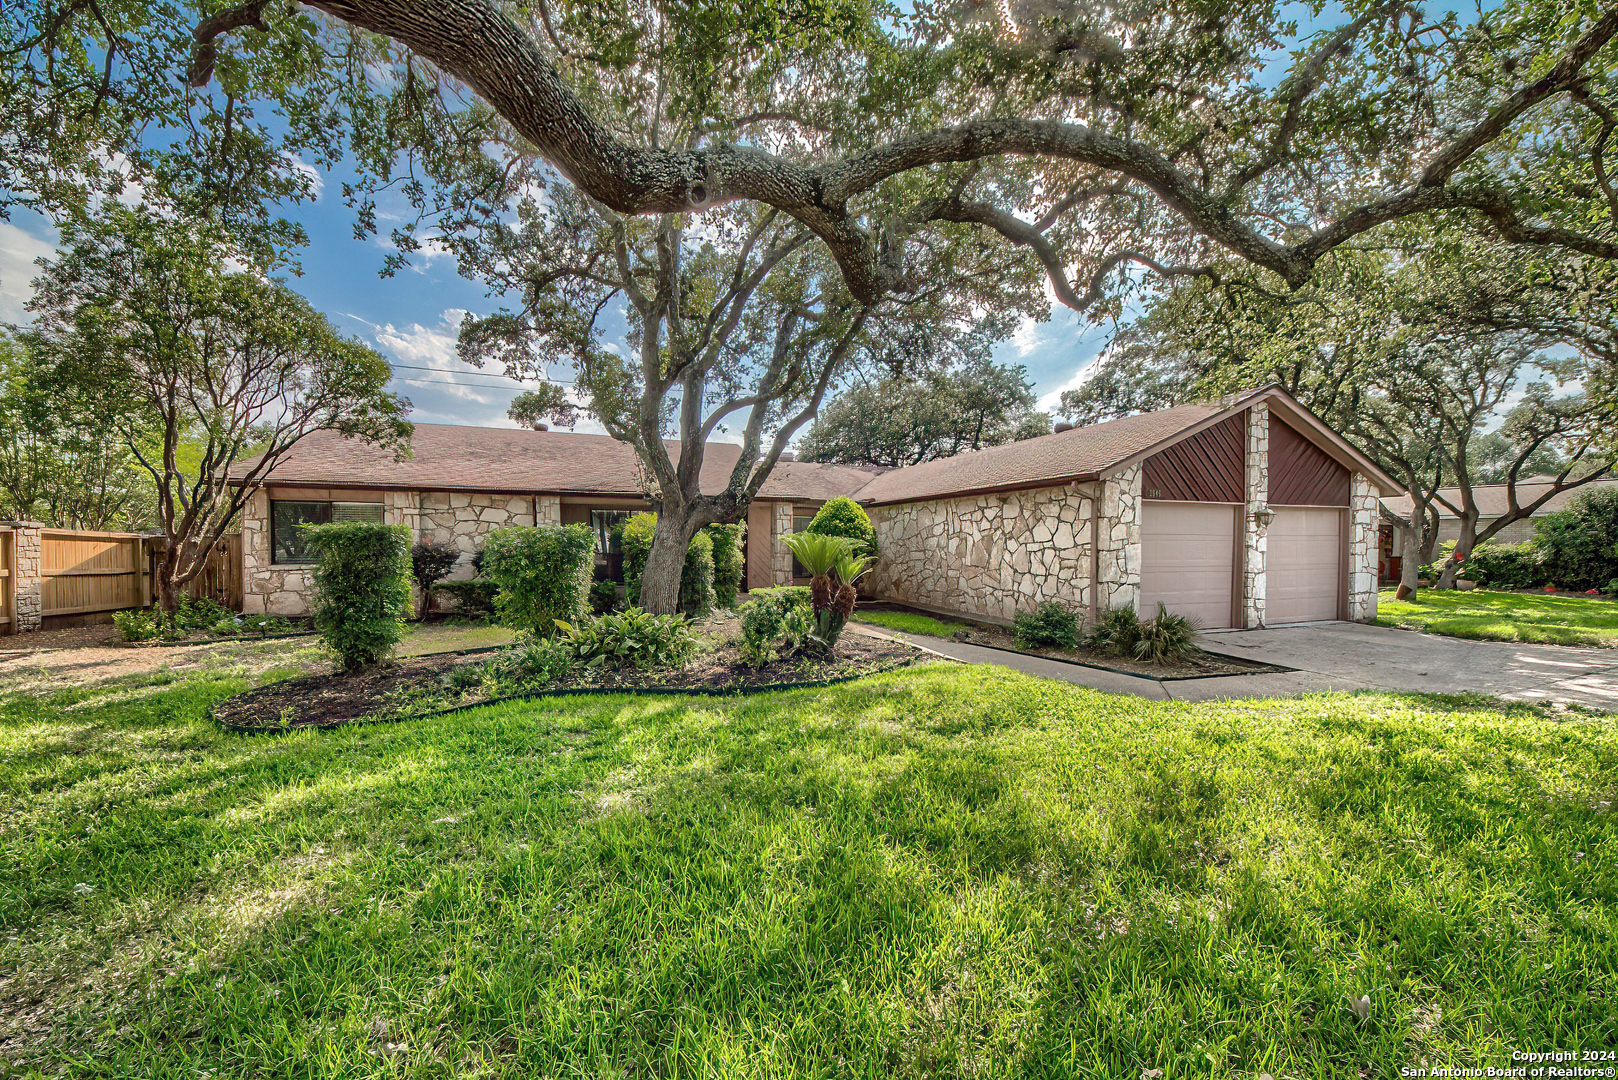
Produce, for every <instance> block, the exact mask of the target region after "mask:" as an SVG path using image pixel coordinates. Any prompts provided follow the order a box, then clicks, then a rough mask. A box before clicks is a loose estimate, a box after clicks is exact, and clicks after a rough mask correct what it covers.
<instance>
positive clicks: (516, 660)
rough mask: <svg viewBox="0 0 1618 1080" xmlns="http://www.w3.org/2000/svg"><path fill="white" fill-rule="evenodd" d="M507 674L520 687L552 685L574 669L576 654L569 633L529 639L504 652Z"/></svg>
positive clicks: (503, 657)
mask: <svg viewBox="0 0 1618 1080" xmlns="http://www.w3.org/2000/svg"><path fill="white" fill-rule="evenodd" d="M501 656H502V660H503V663H504V665H505V674H506V677H507V678H508V679H509V680H510V681H512V682H514V683H515V684H516V685H517V687H519V688H520V687H528V686H549V685H551V684H553V683H556V682H559V681H561V680H562V679H563V678H564V677H565V676H566V675H567V674H568V673H569V672H571V671H572V670H573V667H574V665H575V663H576V662H577V661H576V657H575V655H574V651H573V646H572V644H571V643H570V642H569V641H568V640H567V638H566V637H565V636H560V635H559V636H556V637H548V638H528V639H526V640H523V641H520V642H518V643H517V644H516V645H513V646H512V647H511V648H510V649H507V650H504V651H503V653H502V654H501Z"/></svg>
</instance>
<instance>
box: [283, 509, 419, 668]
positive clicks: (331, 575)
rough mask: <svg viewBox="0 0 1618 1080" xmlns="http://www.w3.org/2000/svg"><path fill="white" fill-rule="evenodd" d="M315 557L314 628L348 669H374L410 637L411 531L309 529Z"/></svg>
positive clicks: (340, 525) (370, 526)
mask: <svg viewBox="0 0 1618 1080" xmlns="http://www.w3.org/2000/svg"><path fill="white" fill-rule="evenodd" d="M302 528H303V535H304V538H305V542H306V543H307V544H308V546H309V550H311V551H313V552H314V554H315V560H316V561H315V568H314V573H313V575H312V576H311V577H312V583H313V585H314V595H313V597H312V600H311V604H310V607H311V609H312V611H313V613H314V618H315V627H316V629H318V630H319V631H320V636H321V638H322V639H323V640H324V641H325V643H326V645H327V646H328V647H329V648H330V649H331V650H332V652H334V653H336V654H337V659H338V662H339V663H340V664H341V665H342V666H343V667H344V668H346V669H353V668H358V667H363V666H364V665H366V664H373V663H375V662H376V661H378V660H380V659H381V658H382V657H384V656H386V655H387V654H388V653H389V652H391V651H392V649H393V647H394V646H395V645H397V644H398V643H399V641H400V640H401V639H402V638H403V637H404V635H405V619H406V618H407V617H408V616H409V615H410V530H409V529H407V528H406V527H405V526H403V525H379V524H374V523H372V522H365V521H340V522H332V523H330V524H327V525H305V526H303V527H302Z"/></svg>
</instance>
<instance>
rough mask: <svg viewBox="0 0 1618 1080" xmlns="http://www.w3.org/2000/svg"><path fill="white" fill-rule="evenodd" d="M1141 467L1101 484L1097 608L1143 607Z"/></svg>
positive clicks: (1097, 538) (1098, 527) (1097, 532)
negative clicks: (1141, 581)
mask: <svg viewBox="0 0 1618 1080" xmlns="http://www.w3.org/2000/svg"><path fill="white" fill-rule="evenodd" d="M1140 473H1141V470H1140V466H1139V465H1132V466H1130V467H1129V468H1128V469H1125V470H1124V471H1123V472H1121V473H1119V474H1117V475H1116V476H1109V477H1107V478H1106V479H1104V480H1103V481H1102V482H1101V499H1100V503H1099V508H1098V510H1097V511H1096V537H1095V542H1096V608H1097V610H1098V611H1104V610H1106V609H1107V608H1111V607H1121V606H1123V605H1124V604H1130V605H1135V606H1137V607H1138V605H1139V604H1140Z"/></svg>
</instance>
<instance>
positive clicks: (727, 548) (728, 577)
mask: <svg viewBox="0 0 1618 1080" xmlns="http://www.w3.org/2000/svg"><path fill="white" fill-rule="evenodd" d="M703 531H704V532H706V533H707V534H708V539H710V540H712V541H713V596H714V603H716V604H718V605H719V606H720V607H722V608H733V607H735V606H736V594H737V593H738V592H740V591H741V587H742V575H743V574H744V573H746V571H747V556H746V554H745V553H744V552H743V551H742V527H741V526H740V525H710V526H708V527H707V528H706V529H704V530H703Z"/></svg>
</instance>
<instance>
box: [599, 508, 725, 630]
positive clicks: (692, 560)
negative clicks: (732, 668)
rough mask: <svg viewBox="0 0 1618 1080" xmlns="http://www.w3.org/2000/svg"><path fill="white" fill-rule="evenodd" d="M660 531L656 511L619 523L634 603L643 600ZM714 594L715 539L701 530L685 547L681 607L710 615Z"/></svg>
mask: <svg viewBox="0 0 1618 1080" xmlns="http://www.w3.org/2000/svg"><path fill="white" fill-rule="evenodd" d="M656 533H657V515H656V514H636V515H634V516H633V517H631V518H630V519H629V520H628V521H625V522H624V523H623V524H622V525H620V526H618V529H617V535H618V549H619V550H620V551H622V552H623V554H624V596H625V598H626V599H627V600H628V601H629V603H631V604H639V603H640V580H641V577H642V575H644V574H645V573H646V560H647V559H648V558H650V557H651V554H652V537H653V536H654V535H655V534H656ZM713 596H714V558H713V540H712V539H710V538H709V537H708V536H707V535H706V534H705V533H698V534H697V535H696V536H694V537H692V538H691V546H690V547H688V548H686V549H685V567H684V568H683V569H682V570H681V571H680V600H679V605H680V610H681V611H683V612H685V613H686V614H687V615H690V616H693V617H698V616H702V615H706V614H708V612H710V611H712V610H713Z"/></svg>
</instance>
